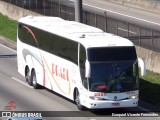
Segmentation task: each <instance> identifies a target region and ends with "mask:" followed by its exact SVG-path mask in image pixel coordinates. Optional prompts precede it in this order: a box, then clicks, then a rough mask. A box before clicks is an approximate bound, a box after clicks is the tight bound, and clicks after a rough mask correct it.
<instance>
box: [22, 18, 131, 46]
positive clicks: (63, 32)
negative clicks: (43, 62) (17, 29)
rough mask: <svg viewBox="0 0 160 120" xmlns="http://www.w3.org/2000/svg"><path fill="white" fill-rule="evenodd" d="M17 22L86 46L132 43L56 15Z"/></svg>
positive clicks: (125, 44) (126, 44)
mask: <svg viewBox="0 0 160 120" xmlns="http://www.w3.org/2000/svg"><path fill="white" fill-rule="evenodd" d="M19 22H20V23H24V24H27V25H30V26H33V27H36V28H38V29H42V30H44V31H47V32H50V33H54V34H57V35H59V36H62V37H65V38H68V39H71V40H73V41H77V42H80V43H81V44H83V45H84V46H85V47H86V48H88V47H107V46H108V47H109V46H133V43H132V42H131V41H130V40H128V39H126V38H122V37H119V36H116V35H113V34H110V33H105V32H104V31H103V30H101V29H99V28H95V27H92V26H89V25H85V24H82V23H78V22H75V21H67V20H64V19H61V18H58V17H46V16H34V17H33V16H26V17H23V18H21V19H20V20H19Z"/></svg>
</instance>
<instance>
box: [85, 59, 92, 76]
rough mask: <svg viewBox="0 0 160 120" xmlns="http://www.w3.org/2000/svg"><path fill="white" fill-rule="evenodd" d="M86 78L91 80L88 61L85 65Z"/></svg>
mask: <svg viewBox="0 0 160 120" xmlns="http://www.w3.org/2000/svg"><path fill="white" fill-rule="evenodd" d="M85 69H86V70H85V77H87V78H89V77H90V72H91V70H90V63H89V61H88V60H86V63H85Z"/></svg>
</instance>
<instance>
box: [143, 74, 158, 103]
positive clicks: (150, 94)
mask: <svg viewBox="0 0 160 120" xmlns="http://www.w3.org/2000/svg"><path fill="white" fill-rule="evenodd" d="M140 99H143V100H145V101H148V102H150V103H152V104H157V103H160V74H158V73H154V72H151V71H147V74H146V76H145V77H141V78H140Z"/></svg>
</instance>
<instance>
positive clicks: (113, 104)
mask: <svg viewBox="0 0 160 120" xmlns="http://www.w3.org/2000/svg"><path fill="white" fill-rule="evenodd" d="M112 106H120V103H112Z"/></svg>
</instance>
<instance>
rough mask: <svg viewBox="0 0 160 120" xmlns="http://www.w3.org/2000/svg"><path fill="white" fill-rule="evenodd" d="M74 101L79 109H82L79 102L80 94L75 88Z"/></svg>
mask: <svg viewBox="0 0 160 120" xmlns="http://www.w3.org/2000/svg"><path fill="white" fill-rule="evenodd" d="M75 102H76V105H77V108H78V109H79V110H84V106H83V105H82V104H81V101H80V94H79V91H78V89H76V93H75Z"/></svg>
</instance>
